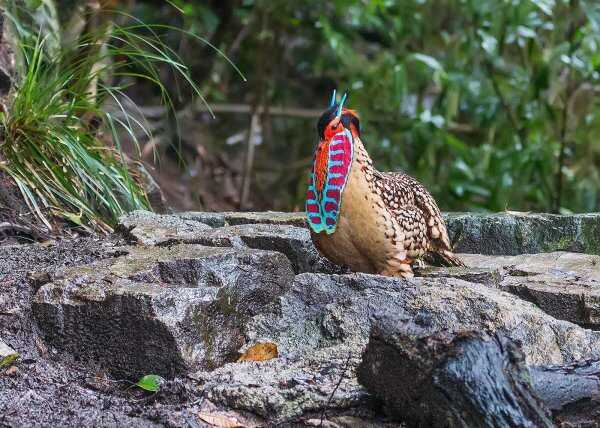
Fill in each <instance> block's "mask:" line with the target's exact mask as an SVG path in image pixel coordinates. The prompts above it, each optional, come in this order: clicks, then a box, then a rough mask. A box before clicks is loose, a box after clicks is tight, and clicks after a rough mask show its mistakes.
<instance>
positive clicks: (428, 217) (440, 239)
mask: <svg viewBox="0 0 600 428" xmlns="http://www.w3.org/2000/svg"><path fill="white" fill-rule="evenodd" d="M378 175H379V180H378V181H380V182H381V184H380V186H382V187H383V192H382V196H383V200H384V202H385V203H386V204H387V205H388V207H389V208H390V210H392V211H396V210H398V209H399V208H400V207H401V206H406V205H413V206H415V207H417V208H418V209H419V210H420V211H421V212H422V214H423V218H424V219H425V222H426V225H427V237H428V238H429V241H430V242H431V244H432V247H433V248H435V249H439V250H449V251H451V250H452V248H451V246H450V239H449V238H448V231H447V230H446V225H445V224H444V219H443V218H442V213H441V212H440V209H439V208H438V206H437V203H436V202H435V199H433V196H431V194H430V193H429V192H428V191H427V189H426V188H425V186H423V185H422V184H421V183H419V182H418V181H417V180H416V179H414V178H413V177H411V176H410V175H407V174H404V173H402V172H388V173H381V172H379V173H378ZM388 189H389V190H388Z"/></svg>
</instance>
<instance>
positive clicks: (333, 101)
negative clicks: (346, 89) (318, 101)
mask: <svg viewBox="0 0 600 428" xmlns="http://www.w3.org/2000/svg"><path fill="white" fill-rule="evenodd" d="M334 105H335V89H334V90H333V93H332V94H331V101H330V102H329V107H333V106H334Z"/></svg>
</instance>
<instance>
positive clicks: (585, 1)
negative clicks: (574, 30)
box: [581, 0, 600, 31]
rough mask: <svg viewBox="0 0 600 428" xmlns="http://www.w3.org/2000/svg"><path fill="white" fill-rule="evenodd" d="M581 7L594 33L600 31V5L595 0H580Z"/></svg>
mask: <svg viewBox="0 0 600 428" xmlns="http://www.w3.org/2000/svg"><path fill="white" fill-rule="evenodd" d="M581 6H582V8H583V11H584V12H585V15H586V16H587V18H588V19H589V20H590V23H591V24H592V28H593V29H594V31H600V4H598V2H597V1H596V0H594V1H590V0H582V2H581Z"/></svg>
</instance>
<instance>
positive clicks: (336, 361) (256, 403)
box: [193, 346, 369, 424]
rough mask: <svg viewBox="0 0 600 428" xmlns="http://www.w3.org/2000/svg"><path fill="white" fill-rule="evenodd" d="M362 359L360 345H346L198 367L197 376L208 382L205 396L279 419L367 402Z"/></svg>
mask: <svg viewBox="0 0 600 428" xmlns="http://www.w3.org/2000/svg"><path fill="white" fill-rule="evenodd" d="M349 353H350V355H351V358H350V359H348V355H349ZM359 362H360V350H358V349H349V348H346V347H343V346H340V347H334V348H326V349H320V350H315V351H314V352H312V353H310V354H306V355H303V356H302V357H299V356H298V355H296V356H284V357H281V358H277V359H273V360H269V361H264V362H242V363H231V364H226V365H225V366H223V367H221V368H218V369H216V370H214V371H212V372H210V373H208V372H198V373H195V374H194V375H193V378H194V379H196V380H198V381H199V382H200V383H201V384H202V386H203V389H204V396H205V397H206V398H207V399H209V400H210V401H211V402H214V403H217V404H219V405H221V406H224V407H226V408H233V409H237V410H247V411H250V412H252V413H255V414H258V415H260V416H262V417H264V418H267V419H268V420H269V422H270V423H272V424H279V423H283V422H290V421H293V420H294V419H295V418H297V417H299V416H301V415H306V414H307V413H310V412H317V411H321V410H323V409H325V410H328V411H336V410H341V409H348V408H352V407H358V406H361V405H363V406H364V404H365V403H367V402H369V397H368V394H367V393H366V391H365V390H364V389H363V388H361V387H360V385H358V383H357V382H356V377H355V376H354V375H353V374H352V373H353V372H354V370H355V369H356V366H357V365H358V363H359ZM338 382H340V385H339V387H338V388H337V389H336V390H335V394H333V395H331V394H332V392H333V391H334V389H335V387H336V385H337V383H338ZM330 396H331V400H330V399H329V397H330Z"/></svg>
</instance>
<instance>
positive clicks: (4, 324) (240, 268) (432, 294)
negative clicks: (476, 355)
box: [0, 212, 600, 427]
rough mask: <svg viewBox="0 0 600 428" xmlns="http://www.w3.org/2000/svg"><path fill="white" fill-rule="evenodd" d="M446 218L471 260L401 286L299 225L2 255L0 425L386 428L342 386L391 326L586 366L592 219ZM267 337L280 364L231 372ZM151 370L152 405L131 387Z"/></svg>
mask: <svg viewBox="0 0 600 428" xmlns="http://www.w3.org/2000/svg"><path fill="white" fill-rule="evenodd" d="M448 218H449V229H450V231H451V234H452V237H453V239H454V241H455V242H456V244H457V247H458V249H459V250H460V251H463V252H467V253H479V254H461V257H462V258H463V260H464V261H465V263H466V264H467V267H466V268H437V267H426V268H422V269H419V270H418V271H417V272H416V273H417V277H416V278H414V279H412V280H403V279H394V278H384V277H380V276H376V275H366V274H359V273H349V272H347V271H345V270H344V269H343V268H339V267H337V266H334V265H332V264H331V263H329V262H328V261H327V260H325V259H324V258H322V257H321V256H320V255H319V254H318V253H317V251H316V249H315V248H314V246H313V245H312V242H311V240H310V235H309V232H308V230H307V229H306V228H305V226H304V216H303V215H302V214H298V213H197V212H189V213H179V214H169V215H155V214H152V213H147V212H134V213H132V214H130V215H128V216H126V217H124V218H123V219H121V221H120V225H119V228H118V233H117V234H115V236H114V237H112V238H111V239H91V238H89V239H80V240H74V241H65V242H59V243H53V244H45V245H40V244H34V245H23V246H13V247H0V340H1V341H3V342H4V343H5V345H6V346H7V347H10V348H12V349H13V350H14V351H15V352H18V353H19V354H20V359H19V360H18V362H16V363H14V364H11V365H10V367H3V368H0V390H2V391H6V392H7V393H6V394H0V426H3V425H7V426H22V425H30V424H31V423H32V421H47V423H48V425H49V426H50V425H53V426H56V425H61V426H81V425H88V426H91V425H100V426H106V425H127V426H185V425H191V426H203V424H205V421H204V422H203V421H202V420H201V419H200V418H199V417H198V412H205V413H206V412H208V413H215V414H216V413H219V412H221V413H223V412H225V413H223V414H227V415H230V416H231V417H235V418H236V420H238V421H241V422H243V424H244V425H248V426H254V425H257V424H259V425H260V424H263V425H264V424H267V425H268V424H277V425H281V426H286V424H287V425H293V426H302V425H305V426H319V425H320V424H321V418H323V426H331V427H338V426H397V424H398V421H393V420H391V419H388V418H387V417H386V416H385V415H384V413H383V412H382V411H381V407H380V406H381V403H380V401H379V400H378V399H377V398H376V397H374V396H373V395H371V394H369V393H368V392H367V391H366V390H365V389H364V388H363V387H362V386H361V385H360V384H359V383H358V382H357V379H356V367H357V366H358V365H359V364H360V361H361V356H362V353H363V351H364V348H365V346H366V344H367V341H368V339H369V332H370V331H371V328H372V326H373V325H374V324H375V323H377V322H378V320H380V319H381V317H382V316H385V315H386V314H390V313H394V314H397V315H398V317H399V319H400V320H405V321H406V322H410V323H414V324H415V325H418V326H420V328H421V329H423V331H425V332H427V333H428V334H429V333H431V334H435V333H437V332H439V331H442V330H449V331H450V330H451V331H463V330H475V331H481V332H484V333H486V334H495V333H499V334H502V335H505V336H506V337H508V338H509V339H510V340H514V341H515V342H516V343H520V349H521V350H522V352H523V355H524V358H525V360H526V362H527V363H528V364H534V365H545V364H565V363H572V362H576V361H579V360H582V359H589V358H600V332H596V331H594V330H593V329H596V328H597V327H600V300H598V297H599V296H600V292H599V290H600V288H599V286H600V284H599V281H600V278H599V275H600V268H599V267H598V266H599V264H600V256H595V255H593V254H595V253H598V251H596V250H595V248H596V247H594V245H595V243H594V241H593V239H592V238H591V237H590V236H591V235H589V233H592V232H594V230H596V229H594V228H595V227H596V225H597V224H598V217H597V216H596V215H588V216H547V215H537V214H514V213H502V214H497V215H489V216H483V215H478V214H451V215H449V217H448ZM552 242H554V243H556V242H558V243H559V244H560V245H558V244H557V245H554V244H552ZM555 250H569V251H567V252H565V251H555ZM525 252H532V253H536V254H523V253H525ZM585 253H589V254H585ZM482 254H487V255H482ZM399 322H404V321H399ZM588 327H591V328H592V329H589V328H588ZM263 342H269V343H272V344H274V345H276V347H277V350H278V356H277V358H274V359H271V360H269V361H262V362H252V361H249V362H237V359H238V357H239V356H240V355H241V354H242V353H243V352H245V351H246V350H248V349H249V348H251V347H252V346H253V345H255V344H257V343H263ZM148 373H156V374H160V375H162V376H163V377H165V378H167V382H166V383H165V384H164V387H163V389H162V390H161V392H160V393H159V394H155V395H144V393H142V392H141V391H139V390H137V389H135V388H128V387H129V385H130V384H129V383H127V382H125V380H128V381H135V380H137V379H138V378H139V376H142V375H145V374H148ZM33 403H38V404H39V403H43V404H42V405H35V406H34V405H33ZM219 414H220V413H219ZM327 424H329V425H327Z"/></svg>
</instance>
